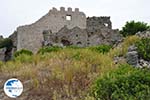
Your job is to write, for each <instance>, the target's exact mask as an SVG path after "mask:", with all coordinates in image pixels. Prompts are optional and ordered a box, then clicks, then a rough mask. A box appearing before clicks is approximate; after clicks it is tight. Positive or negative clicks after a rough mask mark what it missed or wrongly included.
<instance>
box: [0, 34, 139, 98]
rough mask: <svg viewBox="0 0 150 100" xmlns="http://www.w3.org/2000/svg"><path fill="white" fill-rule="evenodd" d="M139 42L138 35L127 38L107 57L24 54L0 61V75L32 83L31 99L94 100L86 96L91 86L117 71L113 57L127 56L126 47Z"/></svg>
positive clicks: (76, 52) (84, 52)
mask: <svg viewBox="0 0 150 100" xmlns="http://www.w3.org/2000/svg"><path fill="white" fill-rule="evenodd" d="M137 40H139V38H138V37H136V36H132V37H128V38H127V39H125V40H124V42H123V43H122V44H121V48H114V49H111V50H110V52H108V53H104V54H103V53H99V52H97V51H95V50H91V49H89V48H75V49H74V48H72V47H69V48H63V49H59V50H56V51H57V52H51V49H50V52H49V51H48V52H47V50H46V52H47V53H44V52H43V51H45V49H44V50H43V49H42V53H40V54H37V55H24V54H23V55H19V56H18V57H16V58H15V59H14V60H13V61H9V62H7V63H5V64H4V63H2V62H0V72H1V73H2V74H4V75H5V73H6V72H7V73H9V74H10V76H15V77H18V78H21V79H22V80H24V81H27V80H31V81H32V84H30V86H29V87H30V88H31V89H32V90H31V91H30V92H29V93H31V94H35V95H32V97H34V96H37V95H38V94H39V93H40V94H41V95H42V96H43V97H44V98H45V100H49V99H54V100H93V97H90V96H88V95H87V94H88V89H89V87H90V85H91V84H92V83H93V81H94V80H95V79H96V78H97V76H103V75H104V74H106V73H108V72H109V71H111V70H114V69H116V68H117V66H118V65H116V64H114V62H113V57H114V56H116V55H124V54H125V52H126V51H127V47H128V46H129V45H131V44H133V43H135V42H136V41H137ZM54 51H55V50H54ZM47 93H48V94H47ZM46 98H48V99H46Z"/></svg>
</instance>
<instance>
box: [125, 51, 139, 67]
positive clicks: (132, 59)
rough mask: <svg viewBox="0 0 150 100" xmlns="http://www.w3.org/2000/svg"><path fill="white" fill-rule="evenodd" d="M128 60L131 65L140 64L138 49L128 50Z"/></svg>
mask: <svg viewBox="0 0 150 100" xmlns="http://www.w3.org/2000/svg"><path fill="white" fill-rule="evenodd" d="M126 61H127V63H128V64H130V65H133V66H137V65H138V53H137V52H136V51H131V52H128V53H127V55H126Z"/></svg>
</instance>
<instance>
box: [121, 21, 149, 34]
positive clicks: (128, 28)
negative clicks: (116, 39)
mask: <svg viewBox="0 0 150 100" xmlns="http://www.w3.org/2000/svg"><path fill="white" fill-rule="evenodd" d="M149 28H150V26H148V25H147V23H144V22H135V21H130V22H126V24H125V26H124V27H123V28H122V30H121V31H120V33H121V34H122V35H123V36H129V35H134V34H136V33H137V32H139V31H140V32H142V31H145V30H147V29H149Z"/></svg>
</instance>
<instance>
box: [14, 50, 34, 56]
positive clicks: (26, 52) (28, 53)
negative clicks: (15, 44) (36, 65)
mask: <svg viewBox="0 0 150 100" xmlns="http://www.w3.org/2000/svg"><path fill="white" fill-rule="evenodd" d="M20 55H29V56H31V55H33V53H32V52H31V51H29V50H25V49H22V50H19V51H17V52H15V53H14V57H18V56H20Z"/></svg>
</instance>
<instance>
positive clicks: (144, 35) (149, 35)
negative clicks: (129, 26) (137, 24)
mask: <svg viewBox="0 0 150 100" xmlns="http://www.w3.org/2000/svg"><path fill="white" fill-rule="evenodd" d="M136 35H137V36H139V37H141V38H150V30H147V31H143V32H138V33H136Z"/></svg>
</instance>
